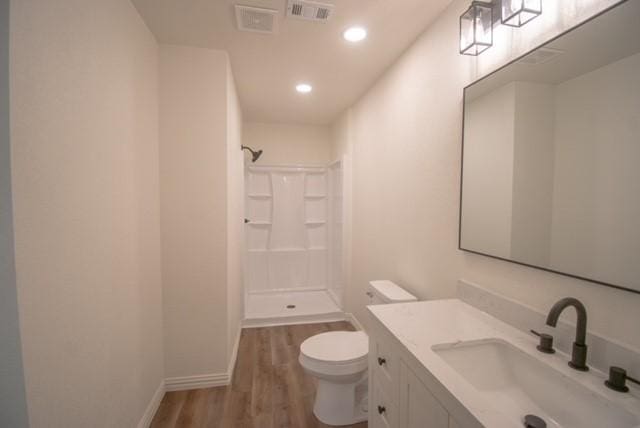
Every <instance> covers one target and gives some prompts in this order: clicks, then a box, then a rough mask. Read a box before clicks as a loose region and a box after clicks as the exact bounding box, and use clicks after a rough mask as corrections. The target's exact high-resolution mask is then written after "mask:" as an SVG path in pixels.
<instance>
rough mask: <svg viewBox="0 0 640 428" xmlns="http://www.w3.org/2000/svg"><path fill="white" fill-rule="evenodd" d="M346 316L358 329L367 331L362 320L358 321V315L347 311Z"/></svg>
mask: <svg viewBox="0 0 640 428" xmlns="http://www.w3.org/2000/svg"><path fill="white" fill-rule="evenodd" d="M344 316H345V318H346V319H347V321H349V322H350V323H351V324H353V326H354V327H355V328H356V330H360V331H365V330H364V327H363V326H362V324H361V323H360V321H358V318H356V316H355V315H354V314H352V313H351V312H347V313H345V314H344Z"/></svg>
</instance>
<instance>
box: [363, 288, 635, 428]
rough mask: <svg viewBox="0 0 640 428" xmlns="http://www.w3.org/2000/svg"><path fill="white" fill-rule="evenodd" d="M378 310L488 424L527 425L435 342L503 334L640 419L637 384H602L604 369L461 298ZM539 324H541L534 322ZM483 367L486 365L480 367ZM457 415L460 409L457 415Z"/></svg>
mask: <svg viewBox="0 0 640 428" xmlns="http://www.w3.org/2000/svg"><path fill="white" fill-rule="evenodd" d="M367 308H368V310H369V311H370V312H371V314H373V316H374V317H375V318H376V319H377V320H378V321H379V322H380V323H382V325H383V326H384V327H386V328H387V329H388V330H389V332H390V333H391V334H392V335H393V336H395V337H396V338H397V339H398V340H399V341H400V343H401V344H402V345H404V347H405V348H406V351H408V352H410V353H411V354H412V355H413V356H414V357H415V358H416V359H417V361H418V362H419V363H420V364H421V365H422V366H424V368H425V369H426V370H428V371H429V373H431V375H432V376H433V377H435V378H436V380H437V381H438V382H440V384H442V386H444V387H445V388H446V389H447V390H448V391H449V392H450V393H451V394H452V395H453V397H455V399H456V400H457V401H458V402H459V403H460V404H461V405H462V406H464V407H465V408H466V409H467V410H468V411H469V412H470V413H471V414H472V415H473V416H474V418H476V419H477V421H478V422H480V423H481V424H482V425H484V426H485V427H490V428H502V427H505V428H507V427H508V428H511V427H522V426H523V425H522V422H521V421H515V420H514V417H513V416H512V415H509V414H508V413H507V412H504V411H501V409H500V408H499V406H496V405H492V403H491V402H490V400H488V399H487V397H484V396H483V393H482V392H481V391H478V390H477V389H475V388H474V387H473V386H472V385H471V384H470V383H469V382H467V381H466V380H465V379H464V378H463V377H462V376H461V375H459V374H458V373H457V372H456V371H455V370H454V369H453V368H452V367H450V366H449V365H448V364H447V363H446V362H445V361H444V360H443V359H441V358H440V356H438V355H437V354H436V353H435V352H434V351H433V349H432V348H433V347H434V346H436V345H443V344H455V343H457V342H467V341H478V340H490V339H498V340H503V341H506V342H508V343H510V344H512V345H513V346H515V347H516V348H518V349H520V350H521V351H524V352H525V353H527V354H529V355H530V356H532V357H534V358H536V359H537V360H539V361H541V362H543V363H544V364H547V365H549V366H551V367H552V368H553V369H554V370H556V371H557V372H559V373H560V375H562V376H566V377H568V378H571V379H573V380H575V381H576V382H578V383H580V384H581V385H583V386H584V387H585V388H587V390H588V391H589V392H590V393H593V394H595V395H597V396H599V397H601V398H603V399H604V400H606V401H609V402H613V403H616V404H617V405H619V406H621V407H624V408H625V409H626V410H627V411H629V412H630V413H633V414H635V415H637V416H638V418H639V420H640V396H639V394H638V390H637V388H633V390H632V392H631V393H629V394H620V393H618V392H615V391H611V390H609V389H608V388H606V387H605V386H604V385H603V382H604V380H605V379H606V376H605V374H603V373H601V372H599V371H597V370H591V371H589V372H588V373H583V372H578V371H576V370H573V369H571V368H570V367H569V366H568V365H567V361H568V360H569V359H570V358H569V356H567V355H565V354H563V353H561V352H558V353H556V354H552V355H548V354H543V353H541V352H538V351H537V350H536V345H537V343H538V338H537V337H535V336H533V335H529V334H525V333H524V332H522V331H520V330H518V329H516V328H515V327H512V326H510V325H508V324H506V323H504V322H502V321H500V320H498V319H497V318H494V317H492V316H491V315H488V314H487V313H484V312H482V311H480V310H478V309H476V308H475V307H473V306H471V305H469V304H467V303H464V302H462V301H460V300H458V299H448V300H432V301H424V302H414V303H399V304H390V305H376V306H368V307H367ZM531 327H532V328H534V329H535V328H536V327H539V326H531ZM479 369H481V368H480V367H479ZM454 416H455V415H454Z"/></svg>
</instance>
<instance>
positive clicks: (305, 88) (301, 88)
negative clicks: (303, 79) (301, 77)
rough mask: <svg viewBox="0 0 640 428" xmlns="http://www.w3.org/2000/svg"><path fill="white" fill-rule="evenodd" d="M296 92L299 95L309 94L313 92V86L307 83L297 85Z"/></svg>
mask: <svg viewBox="0 0 640 428" xmlns="http://www.w3.org/2000/svg"><path fill="white" fill-rule="evenodd" d="M296 91H298V92H300V93H301V94H308V93H309V92H311V91H313V86H311V85H310V84H308V83H298V84H297V85H296Z"/></svg>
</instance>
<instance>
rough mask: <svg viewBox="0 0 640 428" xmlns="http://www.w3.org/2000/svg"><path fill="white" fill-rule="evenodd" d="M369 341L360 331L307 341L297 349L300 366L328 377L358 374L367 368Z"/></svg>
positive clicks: (325, 335) (317, 336)
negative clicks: (298, 350)
mask: <svg viewBox="0 0 640 428" xmlns="http://www.w3.org/2000/svg"><path fill="white" fill-rule="evenodd" d="M368 353H369V337H368V336H367V334H366V333H364V332H362V331H355V332H354V331H332V332H327V333H321V334H318V335H316V336H313V337H310V338H308V339H307V340H305V341H304V342H302V344H301V345H300V364H302V366H303V367H304V368H306V369H307V370H309V371H311V372H314V373H317V374H321V375H325V376H326V375H329V376H345V375H352V374H358V373H361V372H362V371H364V370H366V368H367V355H368Z"/></svg>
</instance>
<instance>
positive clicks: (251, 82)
mask: <svg viewBox="0 0 640 428" xmlns="http://www.w3.org/2000/svg"><path fill="white" fill-rule="evenodd" d="M132 1H133V3H134V5H135V6H136V8H137V9H138V11H139V12H140V14H141V15H142V17H143V19H144V20H145V22H146V23H147V25H148V26H149V28H150V29H151V31H152V32H153V33H154V35H155V36H156V38H157V40H158V42H159V43H168V44H178V45H187V46H195V47H203V48H212V49H223V50H226V51H227V52H228V53H229V57H230V59H231V66H232V68H233V73H234V76H235V79H236V85H237V88H238V94H239V97H240V102H241V104H242V109H243V112H244V116H245V120H246V121H254V122H281V123H306V124H328V123H330V122H332V121H333V120H334V119H335V118H336V117H337V116H338V115H339V114H340V113H341V112H342V111H343V110H344V109H346V108H347V107H349V106H350V105H351V104H353V103H354V102H355V101H356V100H357V99H358V98H359V97H360V96H361V95H362V94H363V93H364V92H365V91H366V90H367V89H368V88H369V87H370V86H371V85H372V84H373V83H374V82H375V80H376V79H377V78H378V77H379V76H380V75H381V74H382V73H383V72H384V70H385V69H386V68H387V67H388V66H389V65H391V64H392V63H393V61H394V60H395V59H396V58H397V57H398V56H400V54H401V53H402V52H403V51H404V50H405V49H406V48H407V47H408V46H409V45H410V44H411V42H412V41H413V40H415V39H416V38H417V36H418V35H419V34H420V33H421V32H422V31H423V30H424V29H425V28H426V27H427V26H428V25H429V23H431V22H432V21H433V20H434V19H435V18H436V17H437V16H438V15H439V13H440V12H441V11H442V10H444V8H445V7H446V6H447V5H448V4H449V3H450V2H451V0H331V1H329V0H325V2H327V3H332V4H334V7H335V8H334V11H333V15H332V17H331V18H330V19H329V21H328V22H326V23H317V22H309V21H304V20H297V19H291V18H286V0H237V1H232V0H132ZM234 4H242V5H248V6H255V7H261V8H269V9H277V10H278V11H279V14H278V26H279V31H278V33H277V34H260V33H251V32H240V31H238V30H237V29H236V24H235V15H234V7H233V6H234ZM351 25H361V26H364V27H366V28H367V30H368V32H369V36H368V38H367V39H366V40H365V41H363V42H361V43H359V44H351V43H348V42H346V41H345V40H344V39H343V38H342V32H343V31H344V30H345V29H346V28H347V27H349V26H351ZM452 49H456V47H455V46H453V47H452ZM301 81H304V82H309V83H311V84H312V85H313V88H314V89H313V92H312V93H310V94H306V95H303V94H298V93H297V92H296V91H295V85H296V83H299V82H301Z"/></svg>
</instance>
